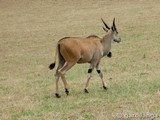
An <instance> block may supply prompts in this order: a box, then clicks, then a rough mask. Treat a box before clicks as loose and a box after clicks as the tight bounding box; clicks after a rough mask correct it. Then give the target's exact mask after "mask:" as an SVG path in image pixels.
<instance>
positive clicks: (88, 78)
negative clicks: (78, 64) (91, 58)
mask: <svg viewBox="0 0 160 120" xmlns="http://www.w3.org/2000/svg"><path fill="white" fill-rule="evenodd" d="M92 71H93V66H92V65H90V68H89V69H88V75H87V80H86V81H87V82H86V86H85V88H84V92H85V93H88V86H89V80H90V78H91V74H92Z"/></svg>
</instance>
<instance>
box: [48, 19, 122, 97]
mask: <svg viewBox="0 0 160 120" xmlns="http://www.w3.org/2000/svg"><path fill="white" fill-rule="evenodd" d="M101 20H102V22H103V24H104V25H105V27H103V29H104V31H106V34H105V35H104V37H102V38H100V37H98V36H96V35H90V36H88V37H86V38H80V37H65V38H62V39H60V40H59V41H58V43H57V46H56V50H55V60H54V62H53V63H51V64H50V65H49V68H50V69H53V68H54V67H55V64H56V60H57V56H58V67H57V69H56V73H55V79H56V93H55V95H56V97H57V98H60V95H59V88H58V83H59V78H60V77H61V79H62V81H63V83H64V88H65V93H66V94H67V95H68V94H69V90H68V83H67V81H66V78H65V73H66V72H67V71H68V70H69V69H71V68H72V67H73V66H74V65H75V64H76V63H79V64H81V63H89V64H90V67H89V69H88V75H87V78H86V85H85V88H84V91H85V92H86V93H88V86H89V80H90V78H91V74H92V71H93V69H94V68H96V70H97V73H98V74H99V76H100V78H101V81H102V84H103V88H104V89H107V87H106V83H105V81H104V80H103V74H102V72H101V70H100V66H99V65H100V61H101V58H103V57H104V56H108V57H111V56H112V53H111V52H110V50H111V43H112V41H114V42H117V43H119V42H120V41H121V38H120V37H119V35H118V31H117V28H116V26H115V18H114V19H113V24H112V26H111V28H110V27H108V25H107V24H106V23H105V22H104V20H103V19H101Z"/></svg>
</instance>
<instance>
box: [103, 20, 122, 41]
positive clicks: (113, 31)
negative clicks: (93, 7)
mask: <svg viewBox="0 0 160 120" xmlns="http://www.w3.org/2000/svg"><path fill="white" fill-rule="evenodd" d="M101 20H102V22H103V24H104V25H105V27H103V30H104V31H106V32H108V31H109V30H111V34H112V37H113V41H114V42H117V43H119V42H121V38H120V37H119V35H118V31H117V28H116V25H115V18H114V19H113V25H112V26H111V29H110V27H108V25H107V24H106V23H105V22H104V20H103V19H102V18H101Z"/></svg>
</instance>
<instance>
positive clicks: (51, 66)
mask: <svg viewBox="0 0 160 120" xmlns="http://www.w3.org/2000/svg"><path fill="white" fill-rule="evenodd" d="M57 53H58V46H57V47H56V50H55V56H54V62H53V63H51V64H50V65H49V69H50V70H52V69H53V68H54V67H55V65H56V60H57Z"/></svg>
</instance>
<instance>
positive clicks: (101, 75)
mask: <svg viewBox="0 0 160 120" xmlns="http://www.w3.org/2000/svg"><path fill="white" fill-rule="evenodd" d="M96 70H97V73H98V74H99V76H100V78H101V80H102V84H103V88H104V89H105V90H107V87H106V83H105V81H104V79H103V74H102V72H101V70H100V68H99V63H98V64H97V66H96Z"/></svg>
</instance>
